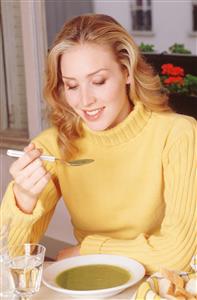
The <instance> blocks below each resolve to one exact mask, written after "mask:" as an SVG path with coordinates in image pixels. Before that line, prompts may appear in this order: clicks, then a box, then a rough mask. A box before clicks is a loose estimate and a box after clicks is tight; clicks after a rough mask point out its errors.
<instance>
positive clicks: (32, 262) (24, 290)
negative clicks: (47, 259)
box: [9, 244, 46, 299]
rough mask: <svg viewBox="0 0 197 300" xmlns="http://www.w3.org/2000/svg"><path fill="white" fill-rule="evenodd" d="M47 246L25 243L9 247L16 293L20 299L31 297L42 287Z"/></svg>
mask: <svg viewBox="0 0 197 300" xmlns="http://www.w3.org/2000/svg"><path fill="white" fill-rule="evenodd" d="M45 251H46V248H45V247H44V246H42V245H39V244H24V245H21V246H17V247H11V248H9V269H10V273H11V276H12V280H13V284H14V293H15V295H18V296H19V297H20V299H25V298H29V297H30V296H31V295H33V294H35V293H37V292H38V291H39V289H40V285H41V279H42V269H43V262H44V256H45Z"/></svg>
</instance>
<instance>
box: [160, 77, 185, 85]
mask: <svg viewBox="0 0 197 300" xmlns="http://www.w3.org/2000/svg"><path fill="white" fill-rule="evenodd" d="M164 84H167V85H170V84H179V85H183V84H184V79H183V77H181V76H176V77H172V76H171V77H168V78H167V79H165V80H164Z"/></svg>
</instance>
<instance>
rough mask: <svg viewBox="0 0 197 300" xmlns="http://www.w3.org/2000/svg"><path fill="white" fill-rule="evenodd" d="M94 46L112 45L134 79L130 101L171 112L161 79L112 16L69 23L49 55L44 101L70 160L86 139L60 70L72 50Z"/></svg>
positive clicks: (129, 87)
mask: <svg viewBox="0 0 197 300" xmlns="http://www.w3.org/2000/svg"><path fill="white" fill-rule="evenodd" d="M83 43H94V44H97V45H108V46H109V47H110V48H111V49H112V51H113V53H114V54H115V57H116V58H117V62H118V63H119V64H120V66H121V67H123V68H126V70H127V72H128V74H129V75H130V78H131V84H130V85H129V86H128V87H127V93H128V96H129V99H130V100H131V101H132V102H133V104H135V103H136V102H137V101H141V102H143V104H144V105H145V106H146V107H147V108H149V109H151V110H153V111H168V110H170V108H169V106H168V97H167V95H166V94H165V93H163V92H162V87H161V83H160V79H159V76H158V75H156V74H155V73H154V71H153V68H152V67H151V66H150V65H149V64H147V63H146V62H145V60H144V59H143V57H142V56H141V54H140V52H139V49H138V47H137V45H136V44H135V42H134V41H133V39H132V37H131V36H130V35H129V33H128V32H127V31H126V30H125V29H124V28H123V27H122V26H121V25H120V24H119V23H118V22H117V21H116V20H114V19H113V18H112V17H110V16H107V15H103V14H87V15H81V16H78V17H75V18H73V19H72V20H70V21H69V22H66V23H65V24H64V26H63V28H62V30H61V31H60V33H59V34H58V35H57V37H56V39H55V41H54V44H53V46H52V48H51V50H50V52H49V54H48V58H47V68H46V82H45V87H44V98H45V100H46V101H47V102H48V104H49V108H50V110H49V117H50V119H51V122H52V124H53V125H54V126H55V127H56V128H57V130H58V144H59V146H60V149H61V152H62V155H63V157H64V158H66V159H70V158H71V157H74V155H75V153H76V152H77V151H78V149H77V148H76V146H75V143H74V141H75V140H76V139H77V138H78V137H80V136H82V126H81V121H80V117H79V116H78V115H77V114H76V113H75V112H74V110H73V109H72V108H71V107H70V106H69V105H68V103H67V102H66V99H65V95H64V84H63V81H62V74H61V71H60V61H61V56H62V54H63V53H65V52H66V50H67V49H69V48H70V47H73V46H76V45H79V44H83Z"/></svg>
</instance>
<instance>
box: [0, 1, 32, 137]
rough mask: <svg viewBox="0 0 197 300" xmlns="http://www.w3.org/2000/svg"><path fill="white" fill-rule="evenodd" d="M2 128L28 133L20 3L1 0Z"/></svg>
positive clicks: (0, 65) (0, 127)
mask: <svg viewBox="0 0 197 300" xmlns="http://www.w3.org/2000/svg"><path fill="white" fill-rule="evenodd" d="M0 48H1V49H0V50H1V51H0V52H1V64H0V68H1V69H0V71H1V74H2V79H1V89H2V93H1V104H2V105H1V115H0V116H1V123H0V129H1V130H5V129H14V130H19V131H23V132H26V131H27V108H26V88H25V69H24V56H23V45H22V27H21V13H20V2H18V1H2V3H1V24H0Z"/></svg>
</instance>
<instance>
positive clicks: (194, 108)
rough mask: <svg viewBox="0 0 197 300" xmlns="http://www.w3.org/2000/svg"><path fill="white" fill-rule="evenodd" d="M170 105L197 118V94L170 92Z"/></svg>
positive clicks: (175, 109) (179, 111)
mask: <svg viewBox="0 0 197 300" xmlns="http://www.w3.org/2000/svg"><path fill="white" fill-rule="evenodd" d="M169 105H170V107H171V108H172V109H173V110H174V111H175V112H177V113H179V114H184V115H188V116H192V117H194V118H196V119H197V96H188V95H183V94H170V95H169Z"/></svg>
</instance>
